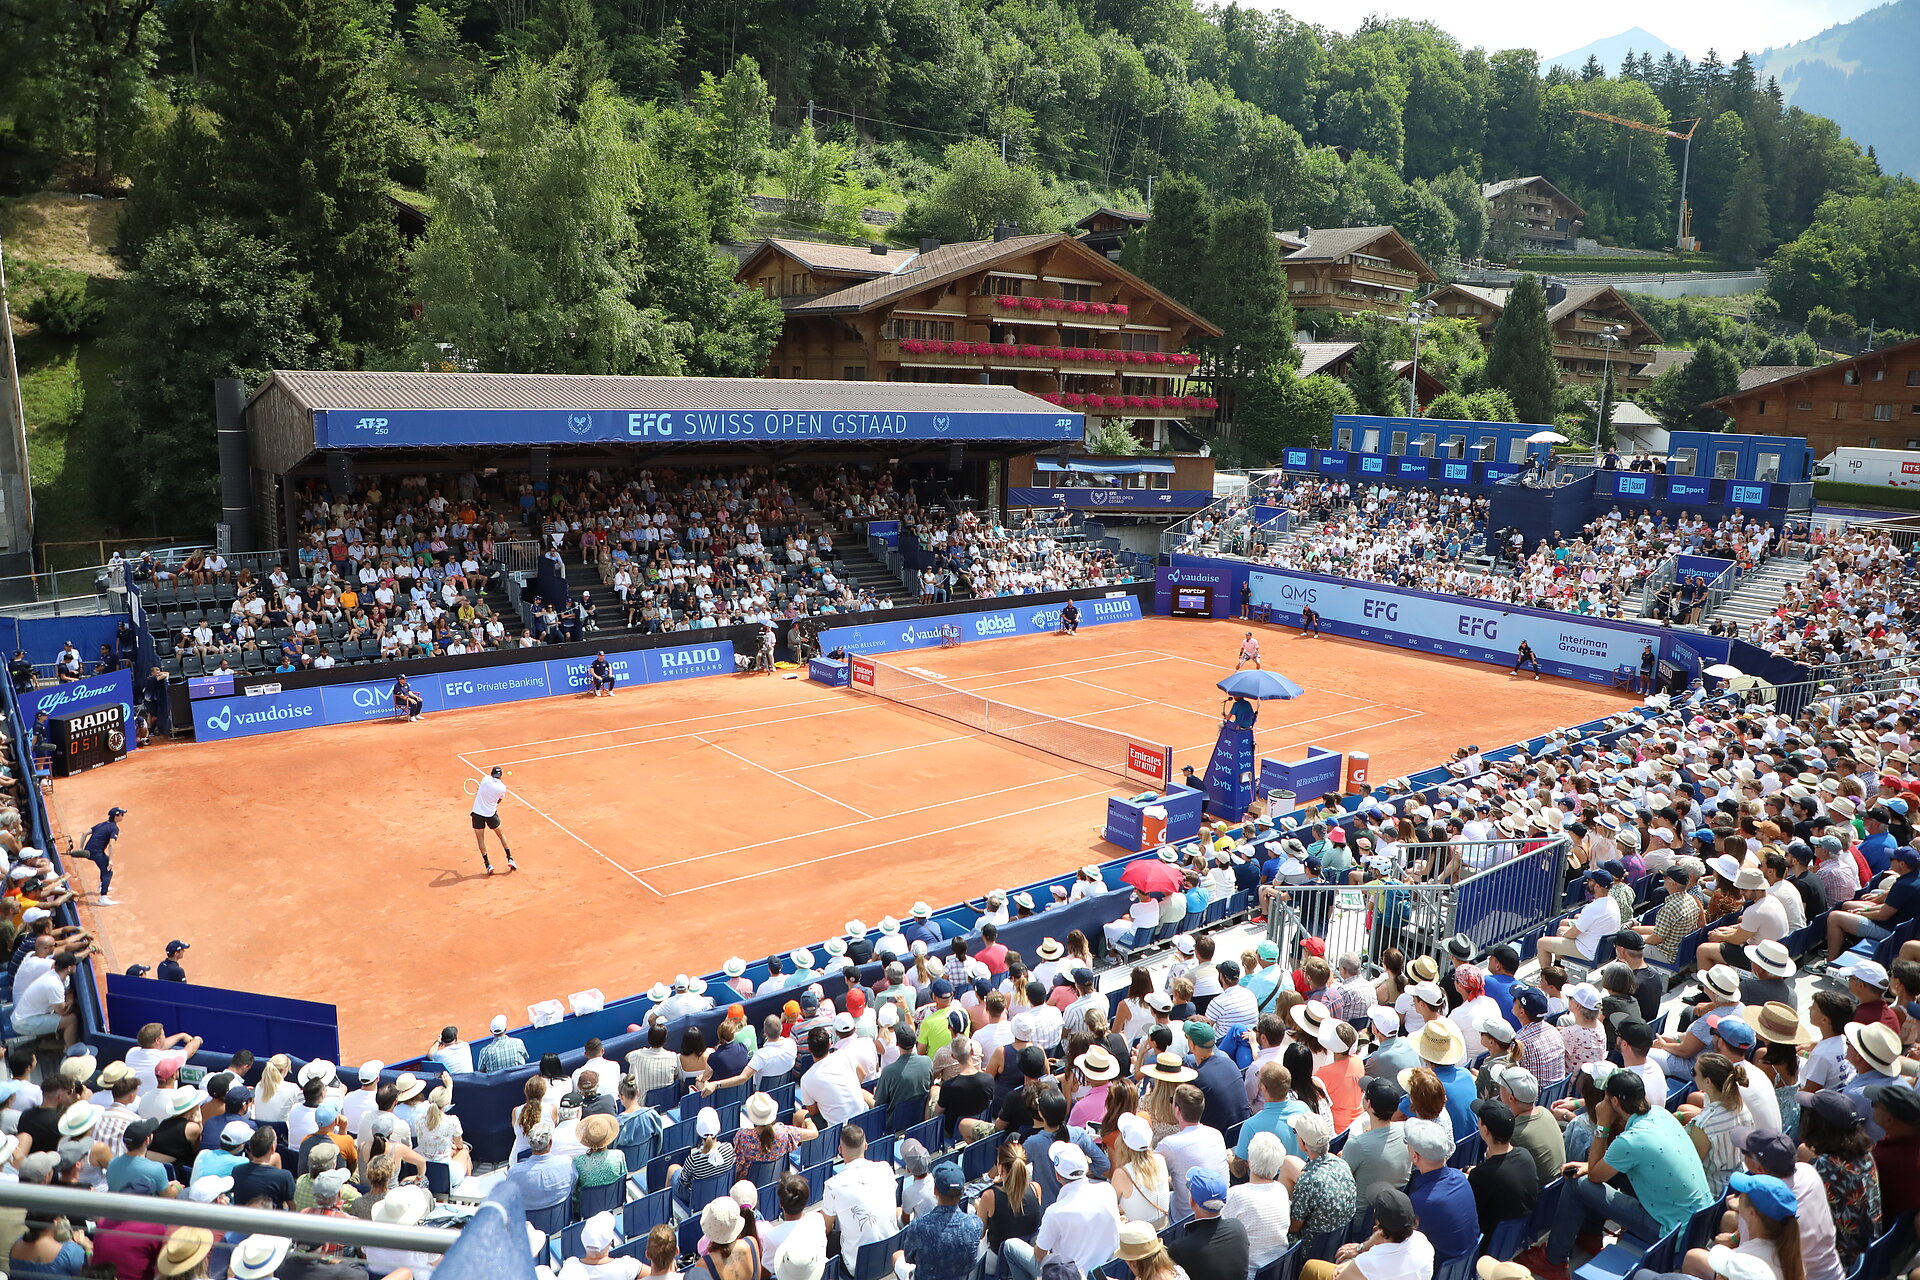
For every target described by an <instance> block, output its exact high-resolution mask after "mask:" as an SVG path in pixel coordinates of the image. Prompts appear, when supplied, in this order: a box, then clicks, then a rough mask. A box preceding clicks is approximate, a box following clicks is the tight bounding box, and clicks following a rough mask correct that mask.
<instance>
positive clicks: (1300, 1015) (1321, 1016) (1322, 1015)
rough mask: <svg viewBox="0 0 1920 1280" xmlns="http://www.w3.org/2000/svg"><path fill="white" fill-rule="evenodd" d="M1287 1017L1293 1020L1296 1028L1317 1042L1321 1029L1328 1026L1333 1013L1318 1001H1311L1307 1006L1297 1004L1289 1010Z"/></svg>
mask: <svg viewBox="0 0 1920 1280" xmlns="http://www.w3.org/2000/svg"><path fill="white" fill-rule="evenodd" d="M1287 1016H1288V1017H1289V1018H1291V1019H1293V1025H1294V1026H1296V1027H1298V1028H1300V1029H1301V1030H1302V1031H1304V1032H1306V1033H1307V1034H1308V1035H1310V1036H1312V1037H1313V1038H1314V1039H1316V1040H1317V1039H1319V1038H1320V1028H1321V1027H1323V1026H1325V1025H1326V1024H1327V1019H1328V1018H1331V1017H1332V1016H1333V1011H1332V1010H1331V1009H1329V1008H1327V1006H1326V1005H1324V1004H1322V1003H1320V1002H1319V1001H1318V1000H1309V1001H1307V1002H1306V1003H1305V1004H1297V1005H1295V1006H1293V1008H1291V1009H1289V1010H1287Z"/></svg>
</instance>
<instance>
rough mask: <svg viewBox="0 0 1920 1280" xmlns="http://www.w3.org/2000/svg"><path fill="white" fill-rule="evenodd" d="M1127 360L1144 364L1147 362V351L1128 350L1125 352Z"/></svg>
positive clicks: (1131, 362)
mask: <svg viewBox="0 0 1920 1280" xmlns="http://www.w3.org/2000/svg"><path fill="white" fill-rule="evenodd" d="M1127 361H1128V363H1130V364H1145V363H1146V362H1147V353H1146V352H1144V351H1129V352H1127Z"/></svg>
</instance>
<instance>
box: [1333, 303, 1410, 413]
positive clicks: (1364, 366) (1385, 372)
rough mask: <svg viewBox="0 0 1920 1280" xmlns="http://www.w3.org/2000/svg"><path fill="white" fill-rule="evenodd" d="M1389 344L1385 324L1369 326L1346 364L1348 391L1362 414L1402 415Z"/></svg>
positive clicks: (1403, 400) (1402, 402) (1403, 403)
mask: <svg viewBox="0 0 1920 1280" xmlns="http://www.w3.org/2000/svg"><path fill="white" fill-rule="evenodd" d="M1390 352H1391V345H1390V343H1389V340H1388V338H1387V330H1386V326H1385V325H1384V324H1380V323H1377V322H1376V323H1370V324H1367V325H1365V326H1363V327H1362V328H1361V330H1360V342H1359V345H1358V346H1356V347H1355V348H1354V350H1353V358H1352V359H1351V360H1350V361H1349V362H1348V363H1347V390H1349V391H1351V392H1352V393H1353V400H1354V403H1355V404H1357V405H1359V406H1360V412H1361V413H1376V414H1381V415H1383V416H1386V417H1393V416H1394V415H1396V414H1404V413H1405V412H1406V409H1407V405H1406V398H1405V396H1404V395H1402V393H1401V389H1400V378H1399V375H1398V374H1396V373H1394V371H1393V361H1392V359H1391V358H1390Z"/></svg>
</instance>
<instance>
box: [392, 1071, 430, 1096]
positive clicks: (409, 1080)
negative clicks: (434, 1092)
mask: <svg viewBox="0 0 1920 1280" xmlns="http://www.w3.org/2000/svg"><path fill="white" fill-rule="evenodd" d="M426 1088H427V1083H426V1081H424V1080H422V1079H421V1078H420V1077H419V1076H416V1075H415V1074H413V1072H411V1071H402V1072H401V1073H400V1075H399V1076H398V1077H397V1078H396V1079H395V1080H394V1082H393V1090H394V1098H393V1100H394V1101H395V1102H411V1101H412V1100H413V1099H415V1098H417V1097H419V1096H420V1095H421V1094H422V1093H424V1092H425V1091H426Z"/></svg>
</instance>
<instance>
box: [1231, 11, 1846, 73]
mask: <svg viewBox="0 0 1920 1280" xmlns="http://www.w3.org/2000/svg"><path fill="white" fill-rule="evenodd" d="M1259 7H1260V8H1266V9H1282V10H1285V11H1286V12H1287V13H1290V14H1292V15H1293V16H1294V17H1296V18H1299V19H1301V20H1302V21H1305V22H1313V23H1318V24H1319V25H1321V26H1325V27H1331V28H1334V29H1336V30H1340V31H1351V30H1353V28H1354V27H1355V26H1357V25H1359V23H1360V21H1361V19H1362V18H1364V17H1365V16H1366V15H1367V14H1369V13H1379V14H1383V15H1385V16H1387V17H1392V18H1412V19H1415V20H1417V21H1420V20H1424V21H1428V22H1432V23H1433V24H1434V25H1435V26H1438V27H1440V28H1441V29H1442V30H1444V31H1448V32H1451V33H1452V34H1453V35H1454V36H1455V37H1456V38H1457V39H1458V40H1459V41H1460V42H1461V43H1462V44H1465V45H1468V46H1472V45H1480V46H1482V47H1483V48H1486V49H1508V48H1514V47H1527V48H1532V49H1535V50H1537V51H1538V52H1539V53H1540V55H1541V56H1542V57H1553V56H1555V55H1556V54H1561V53H1565V52H1567V51H1569V50H1572V49H1577V48H1580V47H1581V46H1582V45H1585V44H1588V43H1590V42H1592V41H1594V40H1601V39H1604V38H1606V37H1607V36H1611V35H1617V34H1618V33H1620V32H1622V31H1626V30H1628V29H1630V28H1632V27H1641V28H1644V29H1645V30H1647V31H1649V32H1651V33H1652V34H1654V35H1656V36H1658V37H1660V38H1661V39H1662V40H1665V41H1666V42H1667V43H1668V44H1671V45H1676V46H1678V47H1679V48H1681V49H1684V50H1686V51H1687V52H1688V53H1689V54H1691V55H1693V56H1694V57H1696V58H1697V57H1699V56H1701V55H1702V54H1704V53H1706V51H1707V50H1708V49H1710V48H1711V49H1715V50H1718V51H1719V53H1720V56H1721V58H1722V59H1723V60H1725V61H1729V62H1730V61H1732V60H1733V58H1734V57H1736V56H1738V54H1739V53H1740V51H1741V50H1742V49H1747V50H1751V51H1752V52H1754V53H1758V52H1760V50H1762V49H1765V48H1768V47H1772V46H1778V45H1784V44H1792V43H1793V42H1794V41H1796V40H1804V39H1806V38H1807V37H1808V36H1811V35H1814V34H1816V33H1817V32H1820V31H1823V30H1825V29H1826V28H1828V27H1830V26H1833V25H1834V24H1836V23H1840V22H1846V21H1849V20H1850V19H1853V18H1857V17H1859V16H1860V15H1861V14H1862V13H1865V12H1866V11H1867V10H1869V9H1872V8H1875V7H1876V2H1875V0H1695V3H1693V4H1690V5H1659V4H1649V3H1645V0H1641V2H1639V3H1628V4H1619V5H1613V6H1611V7H1604V8H1589V7H1584V6H1582V7H1574V6H1569V5H1552V4H1523V3H1519V2H1518V0H1359V3H1355V0H1290V2H1288V3H1282V4H1260V5H1259Z"/></svg>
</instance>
